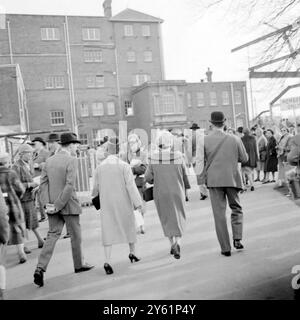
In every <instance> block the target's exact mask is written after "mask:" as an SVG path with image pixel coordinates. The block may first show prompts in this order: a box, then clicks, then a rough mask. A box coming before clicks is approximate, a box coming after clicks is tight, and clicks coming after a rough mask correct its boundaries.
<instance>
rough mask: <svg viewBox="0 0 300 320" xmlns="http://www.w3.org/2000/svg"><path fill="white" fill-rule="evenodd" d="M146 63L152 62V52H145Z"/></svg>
mask: <svg viewBox="0 0 300 320" xmlns="http://www.w3.org/2000/svg"><path fill="white" fill-rule="evenodd" d="M144 62H152V51H144Z"/></svg>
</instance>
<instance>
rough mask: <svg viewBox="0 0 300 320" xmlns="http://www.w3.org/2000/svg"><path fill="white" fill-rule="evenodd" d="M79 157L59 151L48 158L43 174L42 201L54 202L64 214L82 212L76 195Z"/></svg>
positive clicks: (43, 202) (45, 202)
mask: <svg viewBox="0 0 300 320" xmlns="http://www.w3.org/2000/svg"><path fill="white" fill-rule="evenodd" d="M77 161H78V160H77V158H75V157H72V156H71V155H69V154H68V153H67V152H66V151H63V150H62V151H59V152H58V153H57V154H55V155H54V156H52V157H50V158H48V159H47V160H46V163H45V166H44V167H43V170H42V175H41V184H40V189H41V202H42V204H43V205H46V204H47V203H52V204H54V205H55V208H56V209H57V210H59V211H60V213H61V214H63V215H79V214H81V213H82V209H81V205H80V202H79V200H78V198H77V195H76V189H75V185H76V177H77V165H78V164H77Z"/></svg>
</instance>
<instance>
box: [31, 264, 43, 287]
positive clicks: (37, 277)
mask: <svg viewBox="0 0 300 320" xmlns="http://www.w3.org/2000/svg"><path fill="white" fill-rule="evenodd" d="M33 278H34V280H33V282H34V283H35V284H36V285H37V286H39V287H43V286H44V271H43V270H42V269H39V268H37V269H36V270H35V272H34V275H33Z"/></svg>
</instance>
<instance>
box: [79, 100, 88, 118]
mask: <svg viewBox="0 0 300 320" xmlns="http://www.w3.org/2000/svg"><path fill="white" fill-rule="evenodd" d="M80 116H81V117H88V116H89V105H88V103H85V102H84V103H82V104H81V105H80Z"/></svg>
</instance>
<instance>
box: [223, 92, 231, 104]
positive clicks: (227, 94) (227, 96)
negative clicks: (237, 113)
mask: <svg viewBox="0 0 300 320" xmlns="http://www.w3.org/2000/svg"><path fill="white" fill-rule="evenodd" d="M224 94H226V99H224V98H225V95H224ZM222 105H223V106H229V105H230V95H229V91H225V90H223V91H222Z"/></svg>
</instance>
